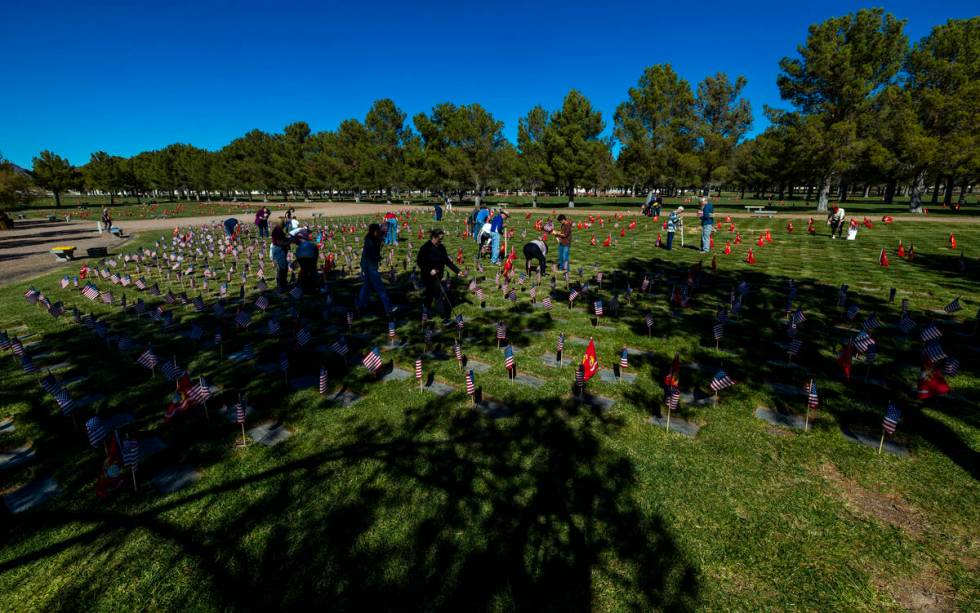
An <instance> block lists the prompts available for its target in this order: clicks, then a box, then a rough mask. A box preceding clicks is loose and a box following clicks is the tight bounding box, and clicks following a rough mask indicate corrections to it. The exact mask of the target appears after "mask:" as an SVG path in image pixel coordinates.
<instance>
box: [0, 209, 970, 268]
mask: <svg viewBox="0 0 980 613" xmlns="http://www.w3.org/2000/svg"><path fill="white" fill-rule="evenodd" d="M260 204H262V203H255V205H256V207H258V206H259V205H260ZM294 206H295V207H296V211H297V214H298V216H299V217H300V218H301V219H308V218H310V217H312V216H313V215H323V216H325V217H347V216H351V215H376V214H380V213H384V212H386V211H391V210H395V211H402V210H406V209H412V210H416V211H421V212H422V213H424V214H425V215H429V214H431V212H432V207H431V206H429V205H424V206H423V205H411V206H409V205H404V204H399V203H392V204H375V203H354V202H314V203H296V204H295V205H294ZM471 209H472V207H471V206H470V205H457V206H456V207H455V208H454V211H455V212H456V213H457V214H458V213H460V212H463V211H465V212H469V211H470V210H471ZM665 210H666V209H665ZM552 211H554V212H555V213H556V214H558V213H564V214H565V215H569V216H576V217H581V216H587V215H600V214H602V215H609V214H610V213H615V212H617V211H621V212H624V213H628V214H633V215H635V214H636V213H637V212H638V210H637V209H636V208H631V209H626V208H622V209H617V208H608V209H601V210H600V209H595V208H577V209H569V208H558V207H555V208H551V207H540V208H537V209H518V210H515V212H514V215H517V216H520V215H523V214H526V213H528V212H531V213H533V214H535V215H550V214H551V213H552ZM686 213H687V214H686V217H688V219H689V221H690V222H693V221H695V220H694V208H693V207H691V208H690V209H688V211H687V212H686ZM277 214H278V211H277V212H275V213H274V216H275V215H277ZM726 216H730V217H732V218H734V219H747V218H751V217H752V215H750V214H749V213H745V212H731V213H729V212H719V213H718V214H716V218H718V219H724V218H725V217H726ZM810 216H813V217H814V218H816V219H817V221H818V223H822V222H823V216H822V215H818V214H817V213H815V212H813V211H803V210H801V211H786V212H780V213H777V214H776V216H775V217H774V218H773V220H772V221H773V222H774V223H776V222H777V220H779V224H780V225H782V221H783V220H789V219H793V220H806V219H807V218H809V217H810ZM215 220H216V218H215V217H214V216H201V217H181V218H176V219H137V220H126V221H122V222H120V224H119V225H120V227H122V229H123V230H124V231H125V232H126V234H127V235H128V236H131V235H134V234H137V233H140V232H146V231H152V230H159V231H167V232H169V231H170V230H172V229H173V228H174V227H175V226H178V225H180V226H188V225H200V224H205V223H210V222H212V221H215ZM241 221H242V222H244V223H250V222H251V219H242V220H241ZM875 221H876V222H877V219H875ZM904 221H916V222H928V223H948V224H949V223H955V224H962V223H980V217H966V216H964V217H950V216H928V215H896V216H895V222H896V223H901V222H904ZM18 225H19V227H17V228H15V229H14V230H6V231H3V232H0V286H3V285H7V284H9V283H12V282H15V281H19V280H21V279H25V278H30V277H33V276H35V275H38V274H40V273H44V272H48V271H50V270H54V269H57V268H65V269H75V268H76V267H77V264H71V263H63V262H58V261H56V260H55V258H54V256H53V255H52V254H51V253H50V249H51V248H52V247H55V246H57V245H73V246H75V247H76V248H77V251H76V253H77V254H78V256H79V257H85V253H86V249H89V248H91V247H110V248H111V250H118V249H119V248H120V247H122V246H123V245H125V244H126V242H127V240H126V239H119V238H116V237H113V236H110V235H109V234H107V233H104V234H101V235H100V234H99V233H98V231H97V229H96V224H95V222H94V221H70V222H65V221H50V222H49V221H41V220H29V221H22V222H19V224H18Z"/></svg>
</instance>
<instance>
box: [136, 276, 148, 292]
mask: <svg viewBox="0 0 980 613" xmlns="http://www.w3.org/2000/svg"><path fill="white" fill-rule="evenodd" d="M133 285H134V286H136V289H138V290H139V291H141V292H142V291H143V290H145V289H146V279H144V278H143V277H140V278H139V279H136V282H135V283H133Z"/></svg>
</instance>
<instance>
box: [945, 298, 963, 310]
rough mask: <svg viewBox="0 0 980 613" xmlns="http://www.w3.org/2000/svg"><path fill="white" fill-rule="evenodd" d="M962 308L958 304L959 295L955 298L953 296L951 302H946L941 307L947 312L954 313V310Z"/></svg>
mask: <svg viewBox="0 0 980 613" xmlns="http://www.w3.org/2000/svg"><path fill="white" fill-rule="evenodd" d="M962 308H963V307H962V306H960V299H959V297H956V298H953V301H952V302H950V303H949V304H947V305H946V306H944V307H943V310H944V311H946V312H947V313H955V312H956V311H959V310H961V309H962Z"/></svg>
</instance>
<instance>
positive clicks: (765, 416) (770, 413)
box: [753, 407, 813, 430]
mask: <svg viewBox="0 0 980 613" xmlns="http://www.w3.org/2000/svg"><path fill="white" fill-rule="evenodd" d="M753 414H754V415H755V416H756V417H757V418H759V419H762V420H764V421H767V422H769V423H770V424H772V425H774V426H782V427H784V428H791V429H793V430H802V429H803V427H804V426H805V424H806V418H805V416H802V415H794V414H790V413H780V412H779V411H774V410H773V409H769V408H766V407H756V409H755V413H753ZM810 421H811V422H812V421H813V420H810Z"/></svg>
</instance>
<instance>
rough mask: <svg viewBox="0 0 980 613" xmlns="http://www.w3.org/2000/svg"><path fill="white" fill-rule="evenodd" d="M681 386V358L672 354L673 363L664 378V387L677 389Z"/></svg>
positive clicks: (676, 354)
mask: <svg viewBox="0 0 980 613" xmlns="http://www.w3.org/2000/svg"><path fill="white" fill-rule="evenodd" d="M680 384H681V356H680V354H678V353H675V354H674V361H673V362H672V363H671V365H670V371H669V372H668V373H667V376H666V377H664V385H666V386H667V387H678V386H679V385H680Z"/></svg>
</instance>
